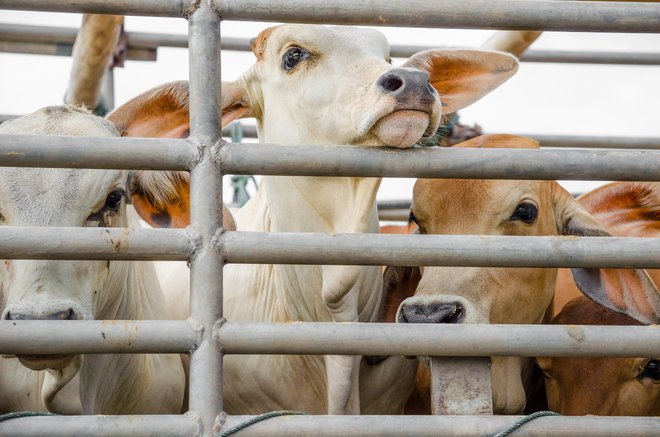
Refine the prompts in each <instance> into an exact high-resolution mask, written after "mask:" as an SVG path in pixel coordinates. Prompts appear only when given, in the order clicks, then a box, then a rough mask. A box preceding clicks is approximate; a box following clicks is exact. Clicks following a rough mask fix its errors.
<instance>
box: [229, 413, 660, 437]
mask: <svg viewBox="0 0 660 437" xmlns="http://www.w3.org/2000/svg"><path fill="white" fill-rule="evenodd" d="M253 418H254V416H225V417H224V420H225V425H224V426H223V430H224V429H230V428H231V427H233V426H236V425H238V424H240V423H244V422H246V421H248V420H250V419H253ZM520 418H521V416H287V417H275V418H272V419H268V420H265V421H261V422H258V423H255V424H253V425H252V426H250V427H249V428H246V429H245V430H243V431H241V433H240V435H241V436H242V437H243V436H246V437H247V436H251V437H266V436H268V437H270V436H283V435H286V436H311V435H313V436H324V437H343V436H347V435H360V436H366V437H391V436H392V437H393V436H411V435H414V436H418V437H425V436H428V437H436V436H443V437H466V436H475V437H476V436H486V435H488V436H490V435H494V434H496V433H497V432H499V431H501V430H503V429H504V428H506V427H508V426H509V425H511V424H512V423H513V421H514V420H517V419H520ZM659 430H660V419H658V418H656V417H601V416H581V417H580V416H573V417H571V416H565V417H541V418H538V419H536V420H534V421H531V422H529V423H526V424H525V425H524V427H523V428H522V429H521V430H520V431H518V432H516V433H515V435H525V436H528V437H555V436H571V437H601V436H602V437H611V436H617V437H642V436H643V437H656V436H657V435H658V431H659Z"/></svg>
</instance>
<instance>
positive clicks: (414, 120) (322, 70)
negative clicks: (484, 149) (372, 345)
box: [110, 24, 517, 414]
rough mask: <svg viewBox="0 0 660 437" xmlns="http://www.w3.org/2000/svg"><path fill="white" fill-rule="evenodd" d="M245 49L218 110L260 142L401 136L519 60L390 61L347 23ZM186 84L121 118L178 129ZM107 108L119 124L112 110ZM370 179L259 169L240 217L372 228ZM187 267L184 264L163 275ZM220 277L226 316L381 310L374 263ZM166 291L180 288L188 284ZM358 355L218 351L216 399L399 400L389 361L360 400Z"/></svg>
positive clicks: (236, 268)
mask: <svg viewBox="0 0 660 437" xmlns="http://www.w3.org/2000/svg"><path fill="white" fill-rule="evenodd" d="M252 49H253V52H254V54H255V55H256V57H257V62H256V63H255V64H254V65H253V66H252V67H251V68H250V69H249V70H247V71H246V72H245V73H244V74H243V75H242V76H241V77H240V78H239V79H238V80H236V81H235V82H230V83H223V84H222V119H223V120H222V121H223V124H226V123H228V122H230V121H232V120H235V119H238V118H241V117H254V118H256V120H257V128H258V133H259V139H260V141H261V142H264V143H275V144H280V145H293V144H317V145H339V144H348V145H355V146H391V147H399V148H407V147H410V146H412V145H413V144H415V142H417V141H418V140H419V139H420V138H421V137H422V136H423V135H430V134H433V133H434V132H435V131H436V129H437V128H438V125H439V124H440V122H441V118H442V115H443V114H444V113H451V112H454V111H456V110H458V109H460V108H463V107H465V106H467V105H469V104H470V103H472V102H474V101H475V100H477V99H479V98H480V97H482V96H483V95H485V94H486V93H488V92H489V91H491V90H492V89H494V88H495V87H497V86H498V85H500V84H501V83H502V82H504V81H505V80H506V79H508V78H509V77H510V76H511V75H512V74H513V73H514V72H515V71H516V69H517V61H516V59H515V58H514V57H512V56H510V55H506V54H502V53H497V52H487V51H476V50H430V51H425V52H421V53H418V54H416V55H415V56H413V57H412V58H410V59H409V60H408V61H407V62H405V63H404V64H403V65H402V66H401V67H394V66H392V65H391V59H390V55H389V45H388V43H387V41H386V40H385V38H384V36H383V35H382V34H381V33H380V32H377V31H374V30H368V29H358V28H353V27H324V26H317V25H293V24H292V25H283V26H278V27H274V28H270V29H267V30H265V31H263V32H262V33H261V34H260V35H259V36H258V37H257V38H256V39H255V40H253V42H252ZM186 89H187V88H186V85H185V83H175V84H168V85H166V86H163V87H161V88H159V89H156V90H152V91H150V92H149V93H147V94H145V95H144V96H143V97H139V98H137V99H134V101H133V102H129V103H128V104H127V105H128V106H131V107H132V109H131V111H130V112H131V113H133V114H135V115H134V116H133V117H132V118H134V119H141V120H143V121H145V123H144V125H145V126H147V125H148V124H149V123H156V124H157V125H158V126H159V128H158V129H154V128H153V126H154V125H153V124H151V125H150V126H151V127H150V128H149V129H146V131H142V132H137V134H143V135H144V134H148V135H153V136H169V135H174V136H177V135H185V134H187V123H188V120H187V103H188V102H187V98H183V97H182V96H184V95H186V96H187V93H185V90H186ZM159 95H162V96H163V98H162V102H161V101H160V100H159ZM173 96H177V97H176V98H173ZM177 101H178V105H177V104H176V103H177ZM154 102H159V103H158V104H155V103H154ZM143 106H145V107H146V109H144V110H143V109H141V108H142V107H143ZM154 108H157V109H154ZM110 118H111V119H112V120H113V121H115V122H116V123H117V124H118V125H119V126H120V127H123V121H122V120H119V117H117V118H113V116H112V115H111V116H110ZM125 121H127V120H125ZM147 131H148V132H147ZM128 132H129V135H130V134H131V132H130V130H128ZM379 184H380V179H379V178H349V177H335V178H333V177H286V176H277V177H264V178H263V179H262V182H261V184H260V187H259V190H258V192H257V194H256V195H255V196H254V197H253V198H252V199H251V200H250V201H249V202H248V203H247V204H246V205H245V206H244V207H243V208H242V209H241V210H240V211H238V212H237V213H236V215H235V219H236V223H237V227H238V230H240V231H265V232H322V233H353V232H355V233H365V232H367V233H368V232H378V217H377V211H376V202H375V199H376V192H377V190H378V187H379ZM187 274H188V273H187V271H186V268H185V266H182V267H181V271H179V272H178V273H174V272H169V277H170V278H171V277H176V276H177V275H178V276H179V277H184V276H185V275H187ZM224 278H225V281H224V286H225V288H224V290H225V294H224V311H225V316H226V317H227V319H228V320H230V321H262V322H288V321H307V322H313V321H325V322H328V321H335V322H358V321H360V322H373V321H375V320H376V319H377V317H378V308H379V304H380V296H381V282H382V279H381V271H380V267H377V266H373V267H364V266H315V265H228V266H227V267H226V268H225V275H224ZM164 284H165V287H166V288H169V287H168V285H169V284H172V285H174V286H179V287H181V286H182V285H183V284H175V282H174V281H171V280H168V282H167V283H165V282H164ZM166 294H170V295H178V296H182V299H185V297H186V296H187V294H188V290H187V289H185V290H183V291H182V289H181V288H179V289H169V290H166ZM360 362H361V357H359V356H325V357H321V356H281V355H271V356H263V355H262V356H256V355H254V356H228V357H227V358H226V360H225V364H224V371H225V385H224V388H225V407H226V409H227V411H228V412H229V413H242V414H247V413H261V412H263V411H267V410H276V409H281V408H290V409H298V410H304V411H307V412H310V413H317V414H318V413H331V414H342V413H351V414H355V413H360V411H361V409H362V411H363V412H364V411H369V412H372V411H374V410H378V411H381V412H388V411H390V410H392V411H394V410H397V411H401V407H402V403H403V401H404V400H405V399H404V398H405V395H402V394H398V395H393V396H391V398H401V399H397V401H398V402H399V404H397V405H394V404H392V401H390V400H388V399H390V398H389V397H388V396H389V395H388V396H385V394H384V392H385V391H387V389H389V388H390V387H389V382H388V379H387V378H390V380H394V381H398V380H403V379H405V378H401V377H400V375H398V374H397V372H398V370H396V369H398V367H397V366H396V365H393V367H394V368H395V369H394V370H393V369H389V370H387V369H384V368H383V367H381V368H380V369H377V370H375V371H373V369H371V370H369V372H368V373H365V378H373V384H372V383H368V382H363V384H362V385H363V387H366V388H365V393H364V394H363V397H364V398H365V399H363V400H362V407H361V405H360V404H361V402H360V394H359V387H360V381H359V369H360ZM406 367H409V365H407V366H406ZM413 373H414V371H413ZM407 381H408V382H407V383H406V384H407V386H408V387H411V384H412V380H411V379H410V378H408V380H407ZM376 385H377V386H379V387H383V388H382V389H380V390H378V389H375V388H374V387H375V386H376ZM405 390H408V388H406V389H405ZM405 390H404V391H405ZM381 408H385V411H383V410H381Z"/></svg>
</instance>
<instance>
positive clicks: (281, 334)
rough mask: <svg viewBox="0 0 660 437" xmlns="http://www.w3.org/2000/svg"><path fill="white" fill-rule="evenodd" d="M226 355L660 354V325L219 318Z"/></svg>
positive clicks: (216, 334)
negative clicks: (239, 319)
mask: <svg viewBox="0 0 660 437" xmlns="http://www.w3.org/2000/svg"><path fill="white" fill-rule="evenodd" d="M213 335H214V338H216V340H217V341H218V343H219V345H220V347H222V348H223V351H224V352H225V353H226V354H295V355H299V354H306V355H326V354H337V355H406V356H420V355H424V356H456V357H479V356H488V357H490V356H522V357H538V356H543V357H657V356H658V355H660V330H659V329H657V328H656V327H653V326H593V325H592V326H589V325H587V326H579V325H566V326H563V325H472V324H446V323H434V324H426V323H308V322H307V323H306V322H293V323H251V322H222V321H220V322H218V323H217V324H216V326H215V327H214V330H213Z"/></svg>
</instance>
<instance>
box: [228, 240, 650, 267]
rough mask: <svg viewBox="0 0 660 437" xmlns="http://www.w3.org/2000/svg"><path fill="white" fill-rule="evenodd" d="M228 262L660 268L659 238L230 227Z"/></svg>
mask: <svg viewBox="0 0 660 437" xmlns="http://www.w3.org/2000/svg"><path fill="white" fill-rule="evenodd" d="M217 244H218V245H219V246H221V247H222V250H223V251H224V254H225V259H226V261H227V262H229V263H248V264H251V263H264V264H336V265H347V264H351V265H401V266H475V267H477V266H478V267H591V268H599V267H600V268H630V267H633V266H634V267H638V268H649V269H657V268H660V238H632V237H528V236H524V237H523V236H500V235H389V234H336V235H330V234H321V233H294V232H277V233H269V232H225V233H224V236H223V239H222V242H218V243H217Z"/></svg>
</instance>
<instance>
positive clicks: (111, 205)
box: [105, 190, 125, 209]
mask: <svg viewBox="0 0 660 437" xmlns="http://www.w3.org/2000/svg"><path fill="white" fill-rule="evenodd" d="M124 194H125V193H124V190H114V191H113V192H111V193H110V194H108V197H106V198H105V208H108V209H117V207H119V205H120V204H121V199H122V198H123V197H124Z"/></svg>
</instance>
